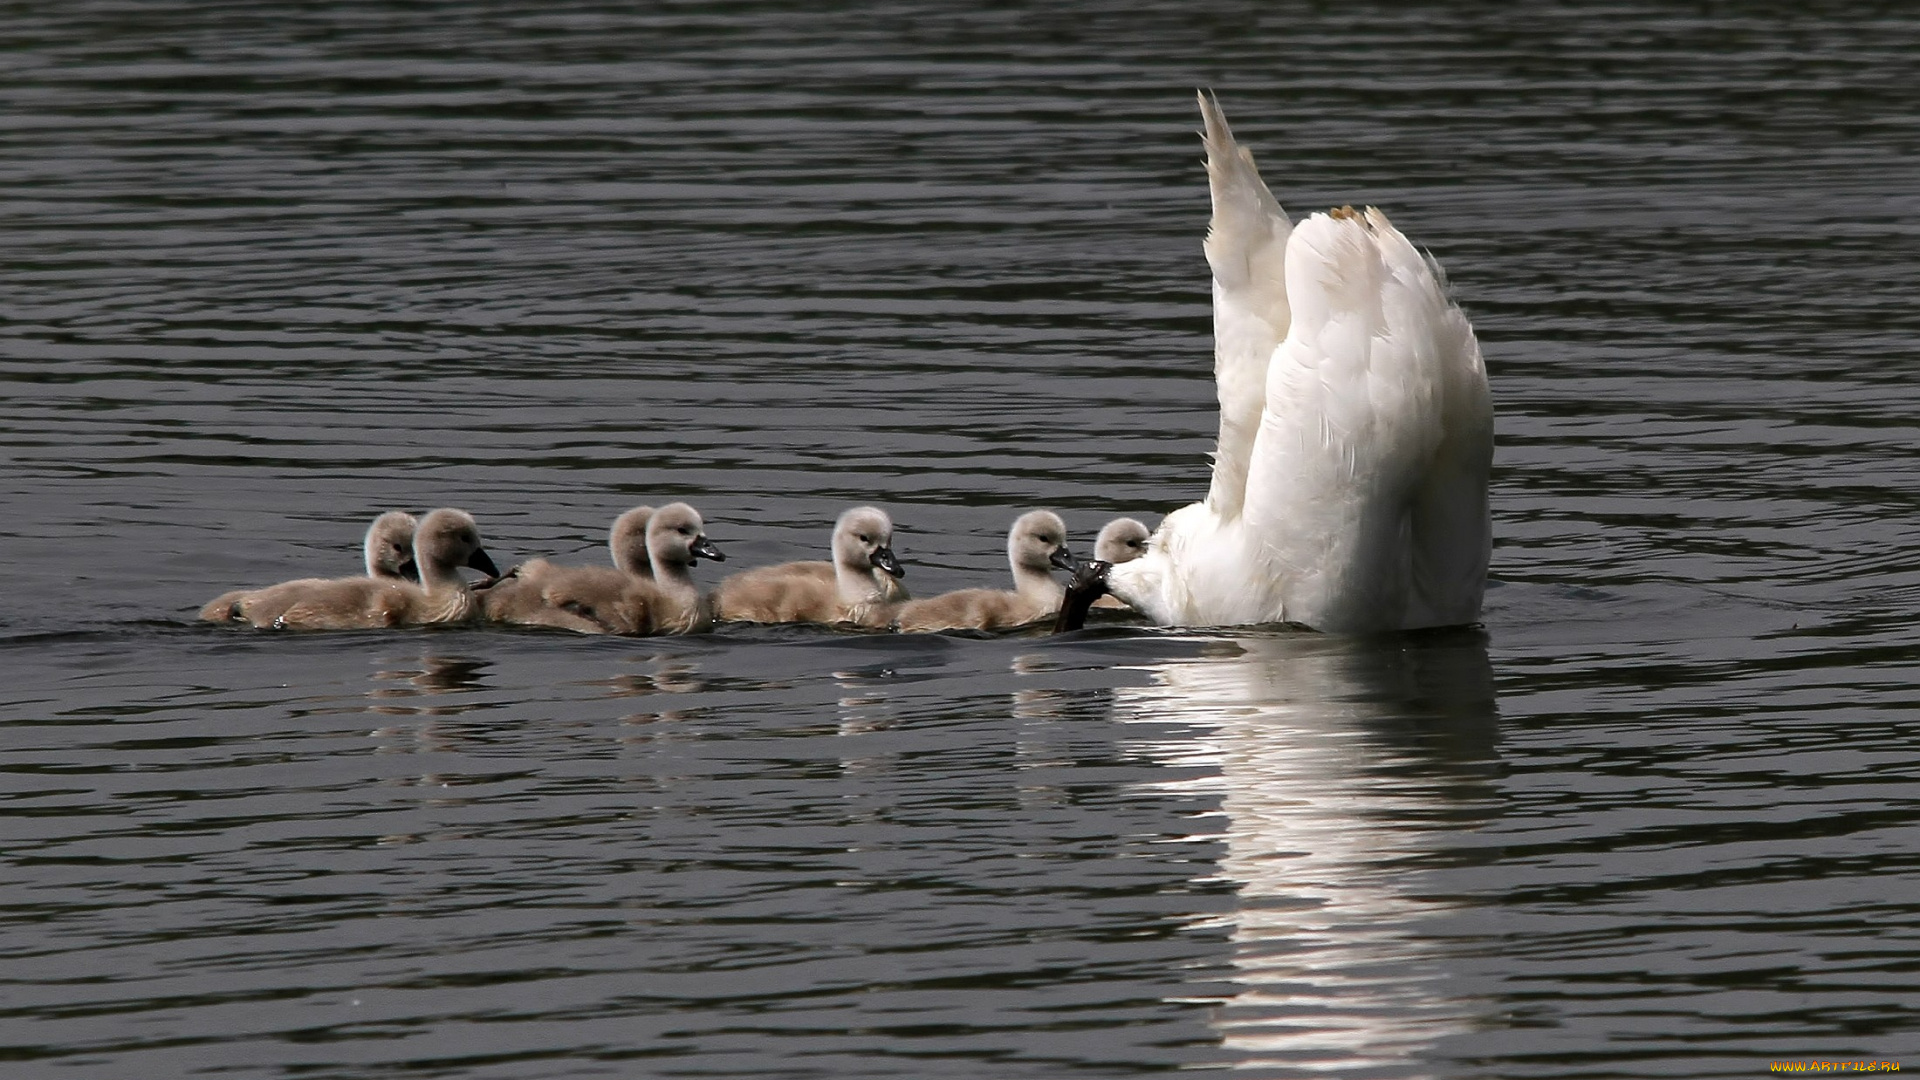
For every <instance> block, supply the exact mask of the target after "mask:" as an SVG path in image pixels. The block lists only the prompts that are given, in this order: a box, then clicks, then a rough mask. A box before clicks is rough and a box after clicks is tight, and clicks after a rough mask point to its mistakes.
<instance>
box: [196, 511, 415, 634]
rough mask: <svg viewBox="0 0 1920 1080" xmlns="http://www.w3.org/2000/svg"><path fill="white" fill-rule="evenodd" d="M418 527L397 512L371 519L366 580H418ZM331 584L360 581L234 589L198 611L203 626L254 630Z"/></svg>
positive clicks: (409, 516) (312, 581)
mask: <svg viewBox="0 0 1920 1080" xmlns="http://www.w3.org/2000/svg"><path fill="white" fill-rule="evenodd" d="M419 524H420V523H419V522H418V521H417V520H415V518H414V516H413V515H412V514H409V513H406V512H404V511H401V510H389V511H387V512H386V513H384V514H381V515H380V516H379V517H377V518H374V519H373V524H372V525H370V526H368V527H367V538H366V542H365V543H364V544H363V545H362V550H363V552H364V553H365V556H366V565H367V578H371V579H376V580H377V579H387V580H393V581H399V580H403V579H405V580H413V581H417V580H419V577H420V570H419V568H418V567H417V566H416V565H415V564H414V561H413V532H414V529H416V528H417V527H418V526H419ZM335 580H341V581H360V580H363V579H360V578H339V579H334V578H301V579H298V580H296V581H285V582H281V583H280V584H279V585H273V586H269V587H267V588H264V589H235V590H233V591H232V592H227V593H222V594H220V595H219V596H217V597H215V598H214V599H212V600H210V601H208V602H207V604H206V606H205V607H202V608H201V609H200V618H202V619H204V620H206V621H207V622H250V623H252V624H254V625H255V626H272V625H273V620H275V619H277V618H279V617H280V613H281V612H282V611H284V610H286V607H287V605H288V604H291V603H293V602H294V601H296V600H298V599H300V597H301V596H302V595H303V594H304V593H306V592H308V591H310V590H311V589H312V588H313V587H314V586H317V585H328V584H331V583H332V582H333V581H335ZM295 586H299V587H298V588H295Z"/></svg>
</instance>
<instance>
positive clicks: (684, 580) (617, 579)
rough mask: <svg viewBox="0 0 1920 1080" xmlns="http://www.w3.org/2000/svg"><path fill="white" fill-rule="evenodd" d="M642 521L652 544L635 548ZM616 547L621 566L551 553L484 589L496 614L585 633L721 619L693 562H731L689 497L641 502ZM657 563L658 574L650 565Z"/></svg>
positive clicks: (664, 629) (701, 624)
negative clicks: (577, 562) (551, 557)
mask: <svg viewBox="0 0 1920 1080" xmlns="http://www.w3.org/2000/svg"><path fill="white" fill-rule="evenodd" d="M636 527H641V528H642V531H643V534H644V537H645V544H644V546H643V548H642V549H641V552H636V551H635V550H634V547H633V544H632V540H633V535H634V531H635V529H636ZM608 546H609V547H610V548H611V549H612V550H613V559H614V564H615V565H616V566H617V567H619V569H612V570H610V569H605V568H602V567H598V566H555V565H553V564H552V563H549V562H546V561H545V560H543V559H537V560H534V562H533V563H528V564H526V565H524V566H521V567H519V568H517V569H516V570H515V572H514V574H513V575H512V576H510V577H508V578H506V579H505V580H502V581H500V582H498V583H496V584H494V585H492V586H490V587H489V588H487V589H486V590H485V591H484V592H483V593H482V596H483V601H482V602H483V603H484V604H485V607H486V614H487V617H488V618H489V619H492V620H495V621H497V622H506V623H514V624H517V625H522V626H553V627H559V628H561V629H566V630H575V631H578V632H580V633H584V634H627V635H653V634H688V633H697V632H700V631H703V630H706V629H707V628H708V627H710V626H711V625H712V624H713V618H712V614H711V612H710V610H709V607H708V605H707V604H706V603H705V602H704V601H703V600H702V599H701V596H700V587H699V586H698V585H696V584H694V581H693V572H692V571H693V565H694V563H695V562H697V561H699V560H700V559H711V560H713V561H714V562H725V561H726V556H725V555H722V554H721V553H720V549H719V548H717V547H715V546H714V544H713V541H712V540H709V539H707V535H706V527H705V522H703V521H702V520H701V518H700V512H699V511H697V510H695V509H694V508H693V507H691V506H688V505H687V504H686V503H671V504H669V505H667V506H663V507H661V508H660V509H659V510H657V511H656V510H653V509H652V508H651V507H644V506H643V507H639V508H637V509H634V510H630V511H628V512H627V513H625V514H623V515H621V516H620V519H619V520H618V521H616V522H615V523H614V527H613V532H612V535H611V536H610V538H609V542H608ZM649 567H651V569H652V574H651V576H648V575H647V574H646V573H645V571H646V570H647V569H648V568H649Z"/></svg>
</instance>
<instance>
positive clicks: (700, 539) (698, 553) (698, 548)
mask: <svg viewBox="0 0 1920 1080" xmlns="http://www.w3.org/2000/svg"><path fill="white" fill-rule="evenodd" d="M687 550H688V551H691V552H693V554H694V557H695V558H699V559H712V560H713V561H714V562H726V561H727V557H726V556H725V555H722V554H720V549H719V548H717V547H714V546H713V541H711V540H709V539H707V538H706V537H705V536H697V537H694V540H693V544H692V546H691V547H689V548H687Z"/></svg>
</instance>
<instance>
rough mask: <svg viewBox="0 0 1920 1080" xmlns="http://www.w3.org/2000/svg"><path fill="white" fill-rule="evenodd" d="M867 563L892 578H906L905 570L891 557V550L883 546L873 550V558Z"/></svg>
mask: <svg viewBox="0 0 1920 1080" xmlns="http://www.w3.org/2000/svg"><path fill="white" fill-rule="evenodd" d="M867 561H868V562H871V563H872V564H873V565H874V566H876V567H878V568H880V569H881V570H885V571H886V572H887V573H889V574H892V575H893V576H894V577H897V578H903V577H906V576H907V568H906V567H904V566H901V565H900V560H899V559H896V558H894V557H893V549H892V548H890V547H887V546H885V545H881V546H880V547H877V548H874V549H873V557H872V558H870V559H868V560H867Z"/></svg>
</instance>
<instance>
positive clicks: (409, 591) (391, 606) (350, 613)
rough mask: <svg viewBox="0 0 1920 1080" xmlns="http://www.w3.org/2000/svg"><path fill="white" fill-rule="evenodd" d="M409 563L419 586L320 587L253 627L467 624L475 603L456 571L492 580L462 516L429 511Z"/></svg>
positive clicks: (351, 581) (473, 528)
mask: <svg viewBox="0 0 1920 1080" xmlns="http://www.w3.org/2000/svg"><path fill="white" fill-rule="evenodd" d="M413 561H414V562H415V564H417V565H418V567H419V569H420V583H419V584H418V585H416V584H414V583H413V582H411V581H395V580H388V579H379V580H375V579H372V578H346V579H343V580H340V581H333V582H323V583H321V584H323V585H325V586H326V587H325V588H309V589H305V590H303V591H302V593H301V595H300V596H299V598H298V599H297V600H295V601H294V602H293V603H291V604H288V605H287V606H286V608H285V610H283V611H281V612H280V613H279V615H278V616H277V617H275V618H274V619H273V620H272V621H271V622H262V621H260V618H259V617H258V616H256V617H255V618H254V620H253V621H254V625H255V626H271V627H273V628H275V629H285V630H360V629H372V628H377V627H387V626H424V625H428V624H435V623H458V622H467V621H469V620H471V619H474V618H477V617H478V616H479V614H480V603H479V601H478V600H476V599H475V598H474V595H473V593H472V592H471V591H470V590H469V589H468V588H467V584H466V582H465V581H464V580H462V579H461V577H460V568H461V567H463V566H468V567H472V568H474V569H476V570H479V571H480V572H481V573H484V574H489V575H493V574H498V573H499V572H500V571H499V570H498V569H496V568H495V567H494V565H493V559H492V558H490V557H489V556H488V555H487V552H486V549H485V548H484V547H482V546H481V544H480V529H479V527H478V526H477V525H475V524H474V522H473V518H472V516H471V515H469V514H468V513H467V512H466V511H464V510H451V509H441V510H435V511H434V512H432V513H430V514H428V515H427V516H426V517H424V518H422V519H420V525H419V528H417V529H416V530H415V531H414V534H413Z"/></svg>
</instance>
